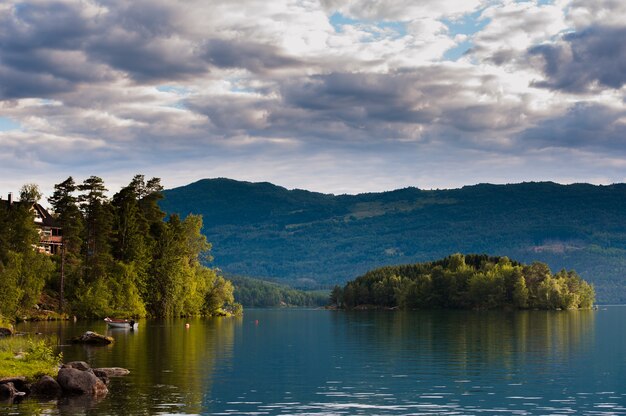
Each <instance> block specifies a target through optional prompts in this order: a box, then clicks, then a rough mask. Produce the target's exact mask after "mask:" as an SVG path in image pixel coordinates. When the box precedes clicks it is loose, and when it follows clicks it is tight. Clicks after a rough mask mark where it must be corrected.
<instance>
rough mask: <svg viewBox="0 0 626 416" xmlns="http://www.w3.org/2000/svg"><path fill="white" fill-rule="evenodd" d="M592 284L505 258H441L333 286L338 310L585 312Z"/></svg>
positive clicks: (566, 273) (381, 270) (590, 300)
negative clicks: (577, 310) (499, 309)
mask: <svg viewBox="0 0 626 416" xmlns="http://www.w3.org/2000/svg"><path fill="white" fill-rule="evenodd" d="M594 300H595V293H594V289H593V286H591V285H589V284H588V283H587V282H585V281H584V280H582V279H581V278H580V276H578V274H576V272H575V271H565V270H561V271H560V272H558V273H556V274H553V273H552V272H551V271H550V268H549V267H548V266H547V265H546V264H543V263H539V262H535V263H532V264H530V265H524V264H521V263H518V262H516V261H511V260H509V258H507V257H489V256H487V255H474V254H472V255H463V254H458V253H457V254H453V255H451V256H449V257H446V258H444V259H442V260H438V261H434V262H428V263H417V264H411V265H402V266H388V267H382V268H379V269H375V270H372V271H369V272H367V273H365V274H364V275H362V276H360V277H358V278H356V279H355V280H353V281H350V282H348V283H347V284H346V285H345V286H344V287H343V288H341V287H339V286H335V288H334V289H333V291H332V293H331V298H330V301H331V303H332V304H335V305H337V306H339V307H345V308H348V309H350V308H355V307H359V306H364V305H371V306H377V307H386V308H395V307H399V308H402V309H420V308H455V309H497V308H507V307H508V308H516V309H551V310H556V309H589V308H591V307H592V306H593V302H594Z"/></svg>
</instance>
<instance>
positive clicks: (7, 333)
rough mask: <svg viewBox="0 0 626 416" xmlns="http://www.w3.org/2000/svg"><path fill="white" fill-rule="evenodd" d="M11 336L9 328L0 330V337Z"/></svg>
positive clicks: (11, 332)
mask: <svg viewBox="0 0 626 416" xmlns="http://www.w3.org/2000/svg"><path fill="white" fill-rule="evenodd" d="M11 335H13V330H12V329H11V328H0V337H10V336H11Z"/></svg>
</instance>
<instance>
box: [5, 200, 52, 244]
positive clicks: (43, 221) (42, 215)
mask: <svg viewBox="0 0 626 416" xmlns="http://www.w3.org/2000/svg"><path fill="white" fill-rule="evenodd" d="M0 202H4V203H5V204H7V205H9V206H12V205H14V204H22V202H21V201H13V194H11V193H9V198H8V199H7V200H6V201H2V200H1V199H0ZM31 209H32V210H33V211H34V214H35V225H36V226H37V231H38V232H39V243H38V244H37V245H36V246H35V249H36V250H37V251H39V252H40V253H45V254H61V249H62V247H63V230H62V229H61V227H59V225H58V224H57V222H56V220H55V218H54V217H53V216H52V215H50V213H49V212H48V210H47V209H45V208H44V207H43V206H41V205H40V204H38V203H36V202H35V203H34V204H33V205H32V207H31Z"/></svg>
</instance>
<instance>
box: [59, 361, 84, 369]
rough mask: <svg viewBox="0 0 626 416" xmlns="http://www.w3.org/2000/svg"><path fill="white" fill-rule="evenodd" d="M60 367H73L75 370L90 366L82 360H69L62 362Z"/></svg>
mask: <svg viewBox="0 0 626 416" xmlns="http://www.w3.org/2000/svg"><path fill="white" fill-rule="evenodd" d="M61 368H75V369H77V370H81V371H87V370H89V369H90V368H91V367H90V366H89V364H87V363H86V362H84V361H70V362H69V363H65V364H63V365H62V366H61Z"/></svg>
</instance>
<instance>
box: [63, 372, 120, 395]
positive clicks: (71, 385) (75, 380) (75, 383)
mask: <svg viewBox="0 0 626 416" xmlns="http://www.w3.org/2000/svg"><path fill="white" fill-rule="evenodd" d="M57 381H58V383H59V385H60V386H61V388H62V389H63V392H65V393H70V394H90V395H92V396H103V395H106V394H107V393H108V392H109V390H108V389H107V386H106V385H105V384H104V383H103V382H102V380H100V379H99V378H98V377H96V375H95V374H93V372H90V371H81V370H78V369H76V368H61V369H60V370H59V375H58V376H57Z"/></svg>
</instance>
